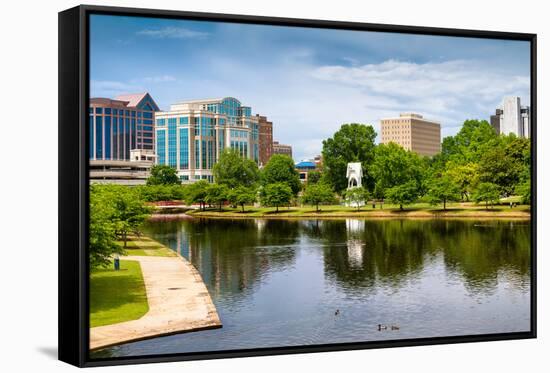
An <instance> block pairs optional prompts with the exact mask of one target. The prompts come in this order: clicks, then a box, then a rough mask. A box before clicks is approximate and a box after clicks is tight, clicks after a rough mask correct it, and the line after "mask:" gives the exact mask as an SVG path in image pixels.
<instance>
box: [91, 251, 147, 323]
mask: <svg viewBox="0 0 550 373" xmlns="http://www.w3.org/2000/svg"><path fill="white" fill-rule="evenodd" d="M147 311H149V305H148V304H147V294H146V291H145V284H144V282H143V276H142V273H141V267H140V265H139V262H136V261H132V260H121V261H120V270H119V271H115V270H114V269H113V267H112V265H111V267H109V269H97V270H94V271H92V273H91V275H90V326H91V327H95V326H102V325H110V324H116V323H119V322H123V321H129V320H135V319H139V318H140V317H141V316H143V315H145V314H146V313H147Z"/></svg>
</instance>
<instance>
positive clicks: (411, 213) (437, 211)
mask: <svg viewBox="0 0 550 373" xmlns="http://www.w3.org/2000/svg"><path fill="white" fill-rule="evenodd" d="M319 207H320V210H321V211H319V212H317V211H316V209H315V207H313V206H302V207H290V208H288V207H279V212H276V211H275V208H274V207H252V206H248V207H246V208H245V212H244V213H243V212H242V211H241V209H240V208H231V207H224V208H223V209H222V211H219V210H218V209H217V208H211V209H207V210H206V211H198V210H195V211H192V212H188V214H190V215H195V216H213V217H216V216H218V217H302V216H304V217H306V216H307V217H311V216H323V215H324V216H330V217H333V216H336V217H338V216H341V217H359V216H361V217H369V216H374V217H384V216H387V217H400V216H401V217H430V216H448V217H452V216H457V217H468V216H472V217H476V216H482V217H483V216H497V215H498V216H518V217H523V216H525V217H528V216H529V212H530V207H529V206H528V205H519V206H516V207H514V208H513V209H511V208H510V207H509V205H508V204H504V205H495V206H493V207H490V208H489V209H488V210H487V209H486V208H485V205H484V204H479V205H476V204H475V203H471V202H470V203H448V204H447V210H443V206H442V205H437V206H434V205H430V204H428V203H415V204H411V205H407V206H404V211H401V210H400V209H399V206H398V205H393V204H388V203H386V204H384V205H383V208H382V209H380V205H378V204H377V205H376V208H375V209H373V208H372V205H371V204H369V205H367V206H363V207H361V209H360V210H357V208H352V207H346V206H341V205H327V206H319Z"/></svg>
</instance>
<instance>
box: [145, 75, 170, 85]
mask: <svg viewBox="0 0 550 373" xmlns="http://www.w3.org/2000/svg"><path fill="white" fill-rule="evenodd" d="M176 80H177V79H176V78H175V77H174V76H172V75H160V76H148V77H145V78H143V81H144V82H146V83H165V82H175V81H176Z"/></svg>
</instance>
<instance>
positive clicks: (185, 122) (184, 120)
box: [179, 117, 189, 125]
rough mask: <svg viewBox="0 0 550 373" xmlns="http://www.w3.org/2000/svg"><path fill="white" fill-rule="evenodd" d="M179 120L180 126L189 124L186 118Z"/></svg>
mask: <svg viewBox="0 0 550 373" xmlns="http://www.w3.org/2000/svg"><path fill="white" fill-rule="evenodd" d="M179 120H180V124H182V125H187V124H189V118H188V117H180V118H179Z"/></svg>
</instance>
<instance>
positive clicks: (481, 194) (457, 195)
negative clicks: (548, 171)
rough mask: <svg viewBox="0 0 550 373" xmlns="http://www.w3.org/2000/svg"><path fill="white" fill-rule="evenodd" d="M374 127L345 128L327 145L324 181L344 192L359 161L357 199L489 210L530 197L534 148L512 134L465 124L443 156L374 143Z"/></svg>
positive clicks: (445, 145)
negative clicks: (454, 203)
mask: <svg viewBox="0 0 550 373" xmlns="http://www.w3.org/2000/svg"><path fill="white" fill-rule="evenodd" d="M375 138H376V132H375V131H374V128H373V127H372V126H368V125H363V124H358V123H352V124H344V125H342V126H341V128H340V129H339V130H338V131H337V132H336V133H335V134H334V136H333V137H331V138H329V139H327V140H325V141H323V152H322V154H323V163H324V172H323V173H322V176H321V181H323V182H325V183H327V184H328V185H330V186H331V187H332V188H333V189H334V191H335V192H336V193H339V194H343V195H345V194H346V188H347V180H346V177H345V175H346V167H347V164H348V163H349V162H361V165H362V168H363V179H362V184H363V188H359V189H358V190H357V191H353V192H352V191H349V192H348V193H352V194H353V199H356V200H363V201H366V200H368V199H369V198H372V199H376V200H380V201H384V200H388V201H389V202H391V203H394V204H397V205H399V206H400V207H401V209H403V206H405V205H408V204H411V203H414V202H416V201H419V200H425V201H428V202H431V203H432V204H441V205H442V206H443V208H444V209H446V205H447V203H448V202H451V201H464V202H468V201H473V202H476V203H484V204H485V206H486V207H489V205H492V204H494V203H497V202H498V201H499V200H500V198H502V197H509V196H512V195H517V196H521V197H522V202H523V203H530V199H531V164H530V162H531V145H530V141H529V139H525V138H518V137H517V136H515V135H514V134H510V135H497V134H496V132H495V131H494V129H493V128H492V127H491V125H490V124H489V123H488V122H487V121H484V120H483V121H479V120H466V121H465V122H464V124H463V126H462V128H461V129H460V131H459V132H458V133H457V134H456V135H455V136H448V137H445V138H444V139H443V142H442V145H441V148H442V149H441V152H440V153H438V154H437V155H435V156H433V157H422V156H419V155H418V154H416V153H414V152H411V151H407V150H405V149H404V148H402V147H401V146H399V145H397V144H394V143H389V144H378V145H376V144H375V143H374V140H375Z"/></svg>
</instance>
